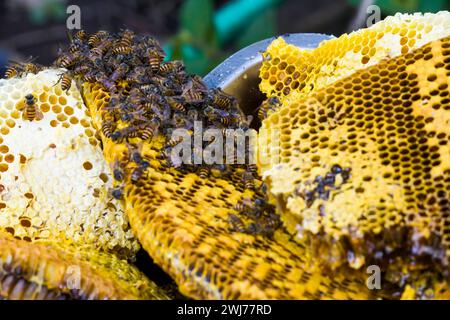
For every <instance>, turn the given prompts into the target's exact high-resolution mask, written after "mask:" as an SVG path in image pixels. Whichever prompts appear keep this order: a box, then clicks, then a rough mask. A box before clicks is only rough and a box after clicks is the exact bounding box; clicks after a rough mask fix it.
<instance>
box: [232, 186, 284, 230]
mask: <svg viewBox="0 0 450 320" xmlns="http://www.w3.org/2000/svg"><path fill="white" fill-rule="evenodd" d="M266 189H267V187H266V185H265V184H264V183H262V184H261V186H260V187H259V188H258V189H256V190H255V191H256V192H255V198H254V199H244V200H243V201H242V202H240V203H238V204H236V205H235V206H234V209H235V210H236V211H237V212H239V214H240V215H235V214H230V215H229V216H228V221H229V223H230V225H231V228H232V229H233V230H235V231H238V232H242V233H247V234H259V235H263V236H265V237H268V238H271V237H272V236H273V234H274V232H275V231H276V230H277V229H278V228H279V227H280V226H281V220H280V216H279V215H278V214H276V212H275V207H274V206H273V205H272V204H270V203H269V202H268V201H267V193H266V191H267V190H266ZM242 216H243V217H242ZM246 220H248V221H249V222H246Z"/></svg>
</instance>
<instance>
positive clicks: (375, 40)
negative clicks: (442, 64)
mask: <svg viewBox="0 0 450 320" xmlns="http://www.w3.org/2000/svg"><path fill="white" fill-rule="evenodd" d="M449 34H450V13H449V12H447V11H443V12H439V13H437V14H431V13H426V14H419V13H417V14H396V15H395V16H389V17H387V18H386V19H385V20H383V21H381V22H378V23H376V24H374V25H373V26H371V27H370V28H366V29H361V30H358V31H356V32H352V33H350V34H344V35H342V36H340V37H339V38H337V39H333V40H329V41H325V42H323V43H322V44H321V45H320V46H319V47H318V48H317V49H314V50H305V49H300V48H298V47H296V46H293V45H287V44H286V42H285V41H284V40H283V39H282V38H278V39H277V40H275V41H273V42H272V44H271V45H270V46H269V47H268V48H267V51H266V52H265V53H264V54H263V56H264V62H263V65H262V67H261V70H260V77H261V80H262V81H261V84H260V88H261V91H262V92H263V93H265V94H266V95H267V96H268V97H269V96H278V97H279V98H280V99H281V100H282V101H283V100H284V99H286V98H287V97H290V96H296V95H299V94H300V95H302V94H307V93H309V92H312V91H314V90H317V89H320V88H323V87H324V86H326V85H329V84H331V83H333V82H335V81H337V80H339V79H342V78H344V77H346V76H349V75H351V74H352V73H353V72H355V71H356V70H360V69H363V68H367V67H369V66H373V65H375V64H377V63H379V62H380V61H382V60H383V59H390V58H393V57H396V56H398V55H400V54H406V53H408V52H410V51H411V50H414V49H417V48H419V47H421V46H423V45H425V44H427V43H428V42H430V41H433V40H437V39H440V38H443V37H445V36H448V35H449Z"/></svg>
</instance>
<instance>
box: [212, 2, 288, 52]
mask: <svg viewBox="0 0 450 320" xmlns="http://www.w3.org/2000/svg"><path fill="white" fill-rule="evenodd" d="M282 2H283V0H258V1H255V0H240V1H231V2H229V3H227V4H226V5H224V6H223V7H222V8H221V9H220V10H219V11H218V12H217V14H216V15H215V17H214V24H215V26H216V31H217V36H218V38H219V40H220V42H221V43H226V42H227V41H230V39H231V38H232V37H233V36H235V35H236V34H238V33H239V32H242V30H245V27H246V26H248V24H249V21H252V20H253V19H255V17H257V16H259V15H262V14H264V13H265V12H266V11H267V10H268V9H271V8H274V7H275V6H278V5H280V4H281V3H282ZM262 39H263V38H262ZM258 40H261V39H258Z"/></svg>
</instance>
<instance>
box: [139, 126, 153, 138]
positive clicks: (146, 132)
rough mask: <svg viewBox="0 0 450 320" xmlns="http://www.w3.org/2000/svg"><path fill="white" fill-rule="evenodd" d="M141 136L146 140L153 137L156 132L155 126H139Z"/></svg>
mask: <svg viewBox="0 0 450 320" xmlns="http://www.w3.org/2000/svg"><path fill="white" fill-rule="evenodd" d="M139 133H140V134H139V137H140V138H141V139H142V140H143V141H145V140H148V139H150V138H151V137H153V135H154V134H155V128H154V127H152V126H150V125H143V126H140V127H139Z"/></svg>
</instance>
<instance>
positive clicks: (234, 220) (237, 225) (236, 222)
mask: <svg viewBox="0 0 450 320" xmlns="http://www.w3.org/2000/svg"><path fill="white" fill-rule="evenodd" d="M228 222H229V223H230V225H231V228H232V229H233V230H234V231H237V232H242V233H245V232H246V230H247V228H246V227H245V224H244V221H242V219H241V218H239V217H238V216H237V215H235V214H229V215H228Z"/></svg>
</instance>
